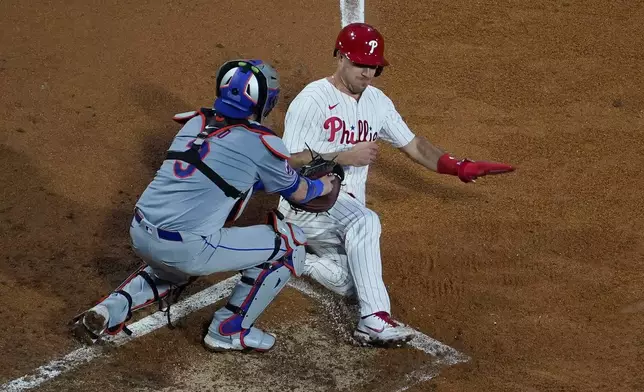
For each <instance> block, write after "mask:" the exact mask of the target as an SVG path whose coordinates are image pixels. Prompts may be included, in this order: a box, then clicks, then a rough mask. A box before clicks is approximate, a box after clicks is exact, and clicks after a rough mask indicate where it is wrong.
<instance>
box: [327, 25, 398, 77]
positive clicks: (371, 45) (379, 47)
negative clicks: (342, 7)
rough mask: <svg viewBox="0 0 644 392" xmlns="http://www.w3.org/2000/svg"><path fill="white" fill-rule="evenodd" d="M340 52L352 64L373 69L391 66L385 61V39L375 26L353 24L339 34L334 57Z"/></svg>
mask: <svg viewBox="0 0 644 392" xmlns="http://www.w3.org/2000/svg"><path fill="white" fill-rule="evenodd" d="M338 52H340V53H342V54H344V55H345V56H346V57H347V58H348V59H349V60H350V61H351V62H353V63H356V64H362V65H369V66H372V67H384V66H386V65H389V63H388V62H387V60H385V39H384V38H383V37H382V35H381V34H380V33H379V32H378V30H376V29H375V28H374V27H373V26H370V25H368V24H366V23H351V24H348V25H346V26H345V27H344V28H343V29H342V30H341V31H340V34H338V38H337V39H336V41H335V50H334V51H333V55H334V56H335V55H337V53H338Z"/></svg>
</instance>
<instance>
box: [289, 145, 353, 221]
mask: <svg viewBox="0 0 644 392" xmlns="http://www.w3.org/2000/svg"><path fill="white" fill-rule="evenodd" d="M299 173H300V175H301V176H304V177H308V178H310V179H312V180H315V179H318V178H320V177H323V176H326V175H328V174H333V175H334V176H335V178H334V179H333V180H332V181H331V183H332V184H333V190H332V191H331V192H329V193H328V194H326V195H324V196H319V197H316V198H315V199H312V200H310V201H309V202H308V203H304V204H302V203H297V202H295V201H293V200H288V203H289V204H290V205H291V208H292V209H294V210H295V211H306V212H312V213H316V214H319V213H322V212H327V211H328V210H330V209H331V207H333V205H334V204H335V202H336V200H338V195H339V194H340V186H341V185H342V181H344V169H343V168H342V166H340V164H338V163H337V162H335V160H330V161H329V160H326V159H324V158H323V157H322V156H321V155H320V154H317V155H313V152H311V161H310V162H309V163H307V164H306V165H304V166H302V167H301V168H300V170H299Z"/></svg>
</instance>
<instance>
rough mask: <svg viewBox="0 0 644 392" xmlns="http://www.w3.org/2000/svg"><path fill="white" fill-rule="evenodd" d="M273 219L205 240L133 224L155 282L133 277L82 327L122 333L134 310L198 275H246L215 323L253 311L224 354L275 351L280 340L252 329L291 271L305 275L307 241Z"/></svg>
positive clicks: (229, 335)
mask: <svg viewBox="0 0 644 392" xmlns="http://www.w3.org/2000/svg"><path fill="white" fill-rule="evenodd" d="M269 219H270V222H269V223H270V225H257V226H251V227H244V228H229V229H222V230H221V231H220V232H218V233H216V234H213V235H211V236H208V237H205V238H204V237H200V236H194V235H190V234H187V233H183V235H181V236H179V238H180V240H179V241H175V240H172V241H171V240H166V239H163V238H160V236H159V233H158V229H157V228H155V227H154V226H152V225H151V224H150V223H149V222H146V221H145V220H142V221H141V222H133V224H132V227H131V230H130V233H131V237H132V243H133V248H134V249H135V251H136V253H137V254H138V255H139V256H141V257H142V258H143V259H144V260H146V261H147V262H148V263H149V264H150V265H153V266H156V268H155V269H154V270H153V271H154V272H155V273H154V274H152V281H153V282H152V283H151V280H150V279H145V276H140V274H136V273H135V274H133V275H132V276H130V278H128V280H126V282H124V284H123V285H121V286H120V287H119V289H118V290H116V291H115V293H113V294H112V295H110V296H109V297H108V298H106V299H105V300H104V301H102V302H101V303H100V306H95V307H94V308H92V309H91V312H86V313H85V314H84V316H85V317H84V318H83V319H82V325H85V326H88V324H89V326H91V327H92V329H91V332H93V333H95V334H96V335H100V333H102V332H110V331H113V332H118V331H119V330H120V328H122V326H123V322H124V321H125V320H126V319H127V318H128V315H129V313H130V312H131V311H132V310H135V309H137V308H140V307H141V306H144V305H145V304H147V303H149V302H150V301H153V300H154V299H155V298H157V297H158V295H159V294H160V295H161V296H162V295H163V294H164V293H166V292H167V290H168V288H169V286H170V285H172V284H175V285H177V284H182V282H185V281H187V280H188V279H190V277H193V276H202V275H209V274H212V273H215V272H223V271H242V275H243V279H242V280H241V281H240V283H239V284H238V285H237V287H235V289H234V290H233V295H232V296H231V301H230V303H229V305H230V306H228V309H220V311H218V314H217V315H218V317H216V318H215V319H214V320H213V324H215V323H216V322H218V321H219V322H220V321H225V320H226V319H230V317H226V318H222V317H221V316H225V315H227V312H229V311H230V308H232V306H237V307H238V308H239V309H236V311H237V314H245V313H246V312H247V313H248V316H246V317H244V319H245V320H246V321H245V323H242V324H240V325H239V326H240V327H242V328H241V329H240V330H239V331H237V332H236V333H231V331H232V330H231V328H227V329H225V331H224V333H225V335H223V337H224V338H225V340H226V341H228V344H227V346H226V347H224V349H242V348H244V347H245V346H250V347H254V348H257V349H260V350H264V349H268V348H270V346H272V342H274V338H273V337H272V336H270V335H268V334H264V333H263V332H262V331H260V330H257V329H253V328H251V327H252V322H253V321H254V320H255V319H256V318H257V317H258V316H259V314H260V313H261V312H262V311H263V309H264V308H265V307H266V306H267V305H268V304H269V303H270V302H271V301H272V299H273V298H274V297H275V296H276V295H277V294H278V293H279V291H280V290H281V289H282V288H283V286H284V284H285V283H286V281H287V280H288V278H289V277H290V273H291V271H292V272H293V273H295V274H301V270H302V263H303V259H304V253H305V251H304V246H303V243H304V242H305V237H304V235H303V234H302V233H301V231H299V229H298V228H297V227H296V226H294V225H290V224H286V223H285V222H282V221H281V220H280V219H278V218H277V216H276V215H274V214H271V215H269ZM166 237H167V236H166ZM250 244H252V245H250ZM148 275H150V274H148ZM159 275H161V276H159ZM269 275H270V277H271V279H276V280H277V283H275V284H274V285H272V286H270V288H271V290H269V291H267V290H265V287H263V286H262V283H263V282H264V281H265V280H266V279H267V278H268V277H269ZM148 277H149V276H148ZM157 278H158V279H157ZM251 281H252V284H248V283H249V282H251ZM269 281H271V282H272V280H270V279H269ZM152 284H154V286H155V288H156V290H157V293H156V294H155V293H154V289H152ZM266 287H269V286H266ZM252 296H254V298H251V297H252ZM240 298H241V300H240ZM246 299H248V300H246ZM240 301H241V302H240ZM237 302H239V303H237ZM249 320H250V321H249ZM249 322H250V324H249ZM101 327H102V329H103V330H101ZM105 328H109V329H110V330H107V331H105ZM209 335H210V334H209Z"/></svg>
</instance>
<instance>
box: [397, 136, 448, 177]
mask: <svg viewBox="0 0 644 392" xmlns="http://www.w3.org/2000/svg"><path fill="white" fill-rule="evenodd" d="M400 151H402V152H404V153H405V154H406V155H407V156H408V157H409V158H411V159H412V160H414V161H415V162H417V163H420V164H421V165H423V166H425V167H426V168H428V169H429V170H432V171H435V172H437V171H438V169H437V168H438V161H439V160H440V157H441V156H443V155H445V151H443V150H442V149H441V148H440V147H437V146H435V145H433V144H432V143H430V142H429V140H427V139H425V138H424V137H423V136H414V138H413V139H412V140H411V142H409V143H407V144H406V145H405V146H403V147H400Z"/></svg>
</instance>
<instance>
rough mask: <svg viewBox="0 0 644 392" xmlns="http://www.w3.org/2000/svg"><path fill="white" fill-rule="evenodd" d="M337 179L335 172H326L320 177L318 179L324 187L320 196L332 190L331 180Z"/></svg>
mask: <svg viewBox="0 0 644 392" xmlns="http://www.w3.org/2000/svg"><path fill="white" fill-rule="evenodd" d="M334 180H335V181H338V177H336V175H335V174H327V175H326V176H324V177H320V181H322V184H323V185H324V187H323V188H322V193H321V194H320V196H326V195H328V194H329V193H330V192H331V191H332V190H333V181H334Z"/></svg>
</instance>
